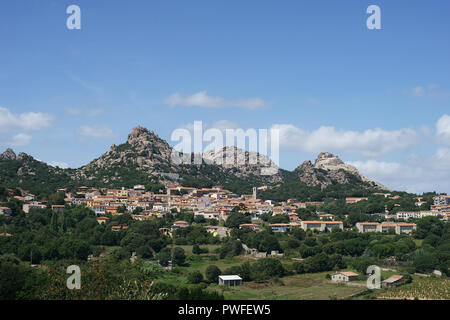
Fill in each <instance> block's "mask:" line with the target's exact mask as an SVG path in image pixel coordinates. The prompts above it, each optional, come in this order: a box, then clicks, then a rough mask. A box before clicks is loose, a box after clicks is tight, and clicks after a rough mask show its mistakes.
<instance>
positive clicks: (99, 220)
mask: <svg viewBox="0 0 450 320" xmlns="http://www.w3.org/2000/svg"><path fill="white" fill-rule="evenodd" d="M95 219H96V220H97V222H98V224H105V223H106V222H107V221H108V220H109V218H108V217H96V218H95Z"/></svg>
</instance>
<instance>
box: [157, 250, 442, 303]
mask: <svg viewBox="0 0 450 320" xmlns="http://www.w3.org/2000/svg"><path fill="white" fill-rule="evenodd" d="M177 247H181V248H183V249H184V251H185V253H186V256H187V258H186V266H183V267H177V268H176V270H174V272H171V273H168V274H166V275H165V276H164V277H163V278H162V279H160V280H162V281H164V282H167V283H171V284H174V285H177V284H181V283H182V284H188V280H187V275H188V274H189V273H190V272H191V271H193V270H198V271H200V272H201V273H202V274H203V275H204V274H205V270H206V268H207V267H208V266H209V265H216V266H217V267H219V268H220V269H221V270H222V271H224V270H225V269H227V268H229V267H231V266H235V265H241V264H242V263H243V262H245V261H250V262H253V261H255V259H254V258H250V257H246V256H243V255H241V256H236V257H233V258H226V259H219V257H218V254H216V253H215V252H214V250H215V249H216V248H218V247H219V246H218V245H205V246H201V247H202V248H204V247H207V248H208V250H209V252H208V253H205V254H201V255H194V254H192V246H191V245H185V246H177ZM284 262H286V261H284ZM290 262H292V261H290ZM352 271H354V270H352ZM328 273H330V274H331V273H332V272H322V273H314V274H300V275H292V276H286V277H283V278H279V279H271V280H268V281H264V282H244V284H243V285H242V286H237V287H224V286H218V285H217V284H210V285H209V286H208V290H215V291H218V292H221V293H223V295H224V297H225V299H226V300H330V299H415V298H418V299H450V280H449V279H434V278H424V277H420V276H413V282H412V283H411V284H408V285H404V286H402V287H398V288H392V289H381V290H376V291H374V292H368V291H367V287H366V282H365V281H364V279H361V280H359V281H352V282H351V283H348V284H335V283H331V282H330V280H328V279H326V275H327V274H328ZM399 273H401V270H398V271H382V279H386V278H388V277H390V276H392V275H394V274H399Z"/></svg>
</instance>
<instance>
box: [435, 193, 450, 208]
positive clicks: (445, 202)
mask: <svg viewBox="0 0 450 320" xmlns="http://www.w3.org/2000/svg"><path fill="white" fill-rule="evenodd" d="M433 202H434V205H435V206H449V205H450V196H447V195H439V196H436V197H433Z"/></svg>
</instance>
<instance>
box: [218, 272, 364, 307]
mask: <svg viewBox="0 0 450 320" xmlns="http://www.w3.org/2000/svg"><path fill="white" fill-rule="evenodd" d="M326 274H327V272H324V273H315V274H302V275H295V276H288V277H284V278H280V279H279V281H274V280H271V281H267V282H263V283H256V282H247V283H244V284H243V285H242V286H240V287H219V286H215V285H214V286H211V287H210V288H211V289H214V290H217V291H219V292H222V293H223V294H224V296H225V299H227V300H329V299H345V298H349V297H351V296H352V295H354V294H357V293H361V292H363V291H365V290H366V288H365V287H363V286H347V285H344V284H333V283H330V281H329V280H327V279H326V278H325V276H326Z"/></svg>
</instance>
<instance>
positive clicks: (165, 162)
mask: <svg viewBox="0 0 450 320" xmlns="http://www.w3.org/2000/svg"><path fill="white" fill-rule="evenodd" d="M173 152H174V149H173V148H172V147H171V146H170V145H169V144H168V143H167V142H166V141H165V140H163V139H161V138H160V137H159V136H158V135H157V134H156V133H154V132H153V131H150V130H148V129H146V128H143V127H136V128H134V129H133V130H132V132H131V133H130V134H129V135H128V138H127V140H126V142H125V143H123V144H121V145H118V146H116V145H112V146H111V148H110V149H109V151H107V152H105V153H104V154H103V155H102V156H100V157H99V158H97V159H95V160H93V161H91V162H90V163H88V164H87V165H85V166H83V167H81V168H78V169H60V168H55V167H52V166H49V165H48V164H46V163H44V162H41V161H37V160H36V159H34V158H33V157H31V156H29V155H27V154H25V153H19V154H18V155H17V156H16V154H15V153H14V151H13V150H11V149H7V150H6V151H5V152H4V153H3V154H1V155H0V182H1V183H2V185H4V186H8V187H21V188H23V189H26V190H29V191H31V192H34V193H37V194H39V193H50V192H54V190H55V189H56V188H62V187H69V188H71V187H75V186H80V185H87V186H96V187H116V188H117V187H122V186H123V187H132V186H133V185H136V184H144V185H152V184H154V185H159V184H168V183H176V184H181V185H184V186H193V187H211V186H213V185H223V186H224V187H225V188H227V189H229V190H231V191H233V192H236V193H250V192H251V189H252V187H254V186H262V185H269V186H272V188H282V189H283V186H284V185H290V184H292V183H294V184H295V186H293V185H291V187H290V189H292V187H294V189H295V190H290V191H289V192H287V193H286V194H291V193H292V192H295V191H296V190H297V191H298V189H299V188H300V189H301V188H303V187H310V189H311V190H316V189H317V190H318V191H320V190H325V189H327V188H329V187H333V186H334V187H335V186H340V185H342V186H346V188H348V187H349V186H351V187H355V188H363V189H372V188H381V189H386V188H385V187H384V186H383V185H381V184H379V183H377V182H375V181H372V180H370V179H368V178H366V177H364V176H363V175H361V174H360V173H359V172H358V170H357V169H356V168H355V167H353V166H350V165H347V164H345V163H344V162H342V161H341V160H340V159H339V158H338V157H336V156H334V155H332V154H330V153H321V154H320V155H319V157H318V158H317V159H316V161H315V163H314V165H313V164H312V163H311V162H310V161H305V162H304V163H303V164H302V165H300V166H299V167H298V168H297V169H295V170H294V171H292V172H290V171H286V170H283V169H279V168H278V167H277V166H276V165H275V164H274V163H273V162H272V161H271V160H270V159H269V158H268V157H266V156H263V155H259V154H258V153H250V152H247V151H244V150H241V149H238V148H235V147H224V148H221V149H218V150H215V151H208V152H205V153H204V154H203V161H202V163H201V164H177V163H174V162H173V161H172V157H171V155H172V153H173ZM189 156H190V157H191V159H193V155H192V154H190V155H189ZM189 156H188V157H189ZM253 158H254V159H257V161H256V162H255V163H253V162H250V161H249V160H250V159H253ZM225 159H233V161H231V162H230V161H228V162H224V160H225ZM238 160H239V161H238ZM240 160H244V161H240ZM269 167H270V168H269ZM268 170H271V173H272V174H271V175H267V174H264V173H267V171H268ZM275 186H276V187H275Z"/></svg>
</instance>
